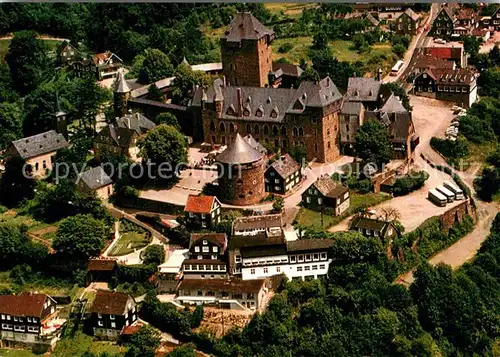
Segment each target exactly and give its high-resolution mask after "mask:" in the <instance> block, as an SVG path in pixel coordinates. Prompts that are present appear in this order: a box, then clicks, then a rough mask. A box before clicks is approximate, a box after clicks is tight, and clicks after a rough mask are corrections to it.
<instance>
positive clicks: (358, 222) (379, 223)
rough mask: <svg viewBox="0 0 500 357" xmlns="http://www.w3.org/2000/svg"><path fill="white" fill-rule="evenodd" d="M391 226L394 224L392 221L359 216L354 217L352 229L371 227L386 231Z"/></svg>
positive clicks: (375, 229) (371, 228)
mask: <svg viewBox="0 0 500 357" xmlns="http://www.w3.org/2000/svg"><path fill="white" fill-rule="evenodd" d="M389 226H394V225H393V224H392V223H391V222H387V221H383V220H381V219H374V218H368V217H361V216H358V217H356V218H354V219H353V221H352V223H351V229H352V230H358V229H370V230H374V231H379V232H383V233H385V230H386V229H387V228H388V227H389Z"/></svg>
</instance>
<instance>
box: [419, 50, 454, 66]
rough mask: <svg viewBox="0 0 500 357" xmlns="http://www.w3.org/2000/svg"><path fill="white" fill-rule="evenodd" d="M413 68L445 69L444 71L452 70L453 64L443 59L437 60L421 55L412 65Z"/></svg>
mask: <svg viewBox="0 0 500 357" xmlns="http://www.w3.org/2000/svg"><path fill="white" fill-rule="evenodd" d="M414 67H415V68H419V69H427V68H429V69H435V68H446V69H454V68H455V62H453V61H448V60H447V59H444V58H438V57H435V56H431V55H423V54H421V55H420V56H418V58H417V61H416V62H415V65H414Z"/></svg>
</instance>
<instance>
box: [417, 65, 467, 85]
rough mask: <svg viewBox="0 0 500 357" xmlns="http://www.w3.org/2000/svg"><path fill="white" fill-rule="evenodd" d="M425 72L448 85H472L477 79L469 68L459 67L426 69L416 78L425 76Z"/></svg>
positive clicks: (438, 81) (439, 82) (437, 81)
mask: <svg viewBox="0 0 500 357" xmlns="http://www.w3.org/2000/svg"><path fill="white" fill-rule="evenodd" d="M424 74H427V75H429V76H430V77H431V78H432V79H434V80H435V81H436V84H441V85H443V84H444V85H447V84H463V85H469V86H470V85H471V84H473V83H474V82H475V80H476V75H475V74H474V73H473V72H472V71H470V70H469V69H467V68H458V69H432V70H430V69H429V70H426V71H425V72H422V73H421V74H420V75H418V76H417V77H416V78H419V77H421V76H423V75H424Z"/></svg>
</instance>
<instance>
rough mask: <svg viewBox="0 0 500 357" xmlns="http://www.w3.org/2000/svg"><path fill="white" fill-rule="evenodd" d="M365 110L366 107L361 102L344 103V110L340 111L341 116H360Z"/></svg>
mask: <svg viewBox="0 0 500 357" xmlns="http://www.w3.org/2000/svg"><path fill="white" fill-rule="evenodd" d="M363 108H364V106H363V104H362V103H361V102H349V101H344V103H342V108H341V109H340V114H345V115H359V113H360V112H361V111H362V109H363Z"/></svg>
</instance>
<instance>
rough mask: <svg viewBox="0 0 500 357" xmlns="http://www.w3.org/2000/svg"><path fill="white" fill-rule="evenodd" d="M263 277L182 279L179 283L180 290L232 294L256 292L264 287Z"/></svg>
mask: <svg viewBox="0 0 500 357" xmlns="http://www.w3.org/2000/svg"><path fill="white" fill-rule="evenodd" d="M265 282H266V280H265V279H255V280H241V279H238V278H231V279H184V280H183V281H182V282H181V284H180V285H179V289H180V290H200V289H208V290H210V291H214V292H217V291H225V292H230V293H233V294H241V293H254V294H256V293H258V292H260V290H261V289H262V288H263V287H264V284H265Z"/></svg>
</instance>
